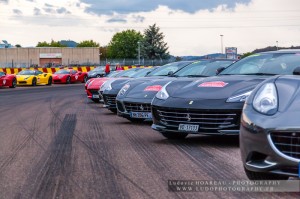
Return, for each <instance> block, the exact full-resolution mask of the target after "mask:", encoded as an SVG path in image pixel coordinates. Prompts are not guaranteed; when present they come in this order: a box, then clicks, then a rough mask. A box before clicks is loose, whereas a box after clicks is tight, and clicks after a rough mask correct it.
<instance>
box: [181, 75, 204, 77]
mask: <svg viewBox="0 0 300 199" xmlns="http://www.w3.org/2000/svg"><path fill="white" fill-rule="evenodd" d="M186 77H208V76H206V75H187V76H186Z"/></svg>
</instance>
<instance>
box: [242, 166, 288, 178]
mask: <svg viewBox="0 0 300 199" xmlns="http://www.w3.org/2000/svg"><path fill="white" fill-rule="evenodd" d="M244 170H245V173H246V175H247V177H248V178H249V180H287V179H289V176H284V175H279V174H273V173H264V172H254V171H250V170H248V169H246V168H245V167H244Z"/></svg>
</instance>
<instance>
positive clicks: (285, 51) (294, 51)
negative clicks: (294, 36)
mask: <svg viewBox="0 0 300 199" xmlns="http://www.w3.org/2000/svg"><path fill="white" fill-rule="evenodd" d="M261 53H262V54H268V53H300V49H281V50H276V51H267V52H261Z"/></svg>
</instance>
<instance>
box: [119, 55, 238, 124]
mask: <svg viewBox="0 0 300 199" xmlns="http://www.w3.org/2000/svg"><path fill="white" fill-rule="evenodd" d="M234 61H235V60H229V59H227V60H226V59H212V60H201V61H196V62H175V63H171V64H169V65H166V66H161V67H160V68H159V69H158V70H155V71H154V72H153V73H150V74H149V75H148V77H145V78H138V79H135V80H131V81H129V82H127V83H126V84H125V85H124V86H123V87H122V89H121V90H120V92H119V93H118V96H117V110H118V115H119V116H122V117H125V118H127V119H129V120H130V121H144V120H150V121H152V114H151V101H152V100H153V98H154V96H155V95H156V93H157V92H158V91H160V90H161V88H162V87H163V86H164V85H165V84H168V83H169V82H170V81H172V80H175V79H178V78H180V79H181V78H183V79H186V80H187V81H189V80H191V79H194V78H199V77H208V76H212V75H216V70H217V69H218V68H222V67H227V66H228V65H230V64H232V63H233V62H234ZM174 66H176V67H174ZM171 69H172V71H174V72H175V73H173V72H171V73H170V70H171ZM168 74H169V76H167V75H168Z"/></svg>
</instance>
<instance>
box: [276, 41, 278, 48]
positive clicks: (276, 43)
mask: <svg viewBox="0 0 300 199" xmlns="http://www.w3.org/2000/svg"><path fill="white" fill-rule="evenodd" d="M276 46H277V50H278V41H276Z"/></svg>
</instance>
